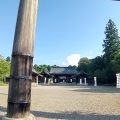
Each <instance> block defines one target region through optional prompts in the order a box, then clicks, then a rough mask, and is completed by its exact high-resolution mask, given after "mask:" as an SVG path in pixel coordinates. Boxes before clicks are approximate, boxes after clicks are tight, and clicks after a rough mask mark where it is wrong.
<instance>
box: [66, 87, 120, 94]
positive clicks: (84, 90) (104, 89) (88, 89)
mask: <svg viewBox="0 0 120 120" xmlns="http://www.w3.org/2000/svg"><path fill="white" fill-rule="evenodd" d="M64 88H72V90H71V91H75V92H81V93H112V94H114V93H120V89H118V88H115V87H105V86H104V87H103V86H98V87H94V86H79V87H78V86H76V87H75V86H64ZM68 90H69V89H68Z"/></svg>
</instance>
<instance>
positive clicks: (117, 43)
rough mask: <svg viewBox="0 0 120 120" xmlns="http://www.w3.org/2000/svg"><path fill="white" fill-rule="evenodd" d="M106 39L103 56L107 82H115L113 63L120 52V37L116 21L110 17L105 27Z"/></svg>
mask: <svg viewBox="0 0 120 120" xmlns="http://www.w3.org/2000/svg"><path fill="white" fill-rule="evenodd" d="M104 33H105V36H106V37H105V40H104V44H103V48H104V49H103V52H104V55H103V58H104V62H105V69H106V77H107V82H109V83H110V82H115V79H116V76H115V74H116V73H115V70H114V66H113V64H112V61H114V59H115V56H116V55H117V54H118V53H119V52H120V37H119V36H118V29H117V27H116V25H115V23H114V22H113V21H112V20H111V19H109V21H108V23H107V25H106V28H105V32H104Z"/></svg>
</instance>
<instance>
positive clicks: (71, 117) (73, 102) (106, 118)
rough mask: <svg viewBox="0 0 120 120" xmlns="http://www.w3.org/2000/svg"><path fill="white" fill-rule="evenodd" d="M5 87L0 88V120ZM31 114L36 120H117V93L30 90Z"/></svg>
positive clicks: (106, 90) (105, 89) (52, 88)
mask: <svg viewBox="0 0 120 120" xmlns="http://www.w3.org/2000/svg"><path fill="white" fill-rule="evenodd" d="M7 93H8V87H0V119H1V117H2V115H4V114H6V107H7V95H8V94H7ZM31 113H32V114H33V115H35V117H36V119H37V120H120V89H116V88H115V87H93V86H38V87H32V102H31Z"/></svg>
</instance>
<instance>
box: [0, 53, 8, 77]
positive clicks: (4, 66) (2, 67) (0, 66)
mask: <svg viewBox="0 0 120 120" xmlns="http://www.w3.org/2000/svg"><path fill="white" fill-rule="evenodd" d="M9 75H10V63H9V62H7V61H6V60H5V59H4V57H3V56H1V55H0V79H2V78H4V77H8V76H9Z"/></svg>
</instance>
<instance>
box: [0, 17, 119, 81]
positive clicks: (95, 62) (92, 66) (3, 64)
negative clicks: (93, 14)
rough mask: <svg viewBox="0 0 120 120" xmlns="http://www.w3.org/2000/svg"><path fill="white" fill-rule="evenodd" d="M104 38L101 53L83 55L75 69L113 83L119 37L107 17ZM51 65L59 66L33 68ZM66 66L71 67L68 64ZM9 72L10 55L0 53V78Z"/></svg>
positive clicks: (37, 69)
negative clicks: (93, 55)
mask: <svg viewBox="0 0 120 120" xmlns="http://www.w3.org/2000/svg"><path fill="white" fill-rule="evenodd" d="M104 33H105V39H104V40H103V44H102V46H103V55H100V56H96V57H95V58H93V59H89V58H87V57H83V58H81V59H80V60H79V62H78V67H77V66H74V67H76V70H77V71H78V72H79V71H81V70H84V71H85V72H86V73H88V74H89V76H91V77H94V76H96V77H97V79H98V81H101V82H104V83H115V82H116V73H119V72H120V37H119V35H118V29H117V27H116V25H115V23H114V22H113V21H112V20H111V19H109V21H108V23H107V24H106V27H105V32H104ZM51 67H59V66H57V65H53V66H50V65H45V64H44V65H37V64H35V65H34V66H33V68H34V69H35V70H36V71H37V72H38V73H40V72H42V71H43V70H45V71H46V72H50V68H51ZM68 67H72V66H71V65H69V66H68ZM9 74H10V57H7V58H6V59H4V57H3V56H1V55H0V79H1V78H3V77H6V76H9Z"/></svg>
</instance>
